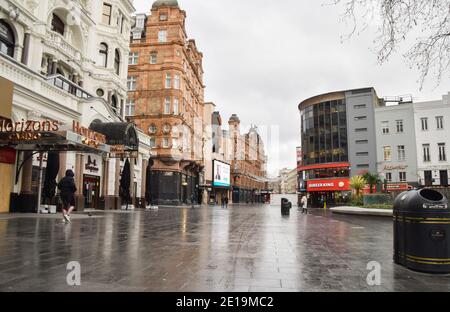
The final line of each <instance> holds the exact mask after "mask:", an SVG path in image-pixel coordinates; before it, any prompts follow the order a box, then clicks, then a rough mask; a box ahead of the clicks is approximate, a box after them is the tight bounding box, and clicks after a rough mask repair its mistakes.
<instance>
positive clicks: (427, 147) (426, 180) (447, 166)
mask: <svg viewBox="0 0 450 312" xmlns="http://www.w3.org/2000/svg"><path fill="white" fill-rule="evenodd" d="M414 123H415V129H416V144H417V160H418V168H417V171H418V175H419V184H420V185H424V186H432V185H433V186H434V185H440V186H447V185H448V176H449V172H450V159H449V154H448V152H449V146H450V93H449V94H447V95H444V96H443V97H442V100H441V101H430V102H422V103H414Z"/></svg>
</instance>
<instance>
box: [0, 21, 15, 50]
mask: <svg viewBox="0 0 450 312" xmlns="http://www.w3.org/2000/svg"><path fill="white" fill-rule="evenodd" d="M15 45H16V40H15V38H14V33H13V31H12V29H11V27H10V26H9V25H8V24H7V23H5V22H4V21H0V52H1V53H4V54H6V55H9V56H11V57H14V47H15Z"/></svg>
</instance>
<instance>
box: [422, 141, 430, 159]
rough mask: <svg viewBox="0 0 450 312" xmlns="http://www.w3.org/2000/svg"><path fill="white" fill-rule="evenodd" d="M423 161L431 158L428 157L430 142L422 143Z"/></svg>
mask: <svg viewBox="0 0 450 312" xmlns="http://www.w3.org/2000/svg"><path fill="white" fill-rule="evenodd" d="M422 148H423V161H424V162H429V161H430V160H431V158H430V144H423V145H422Z"/></svg>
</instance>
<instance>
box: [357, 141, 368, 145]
mask: <svg viewBox="0 0 450 312" xmlns="http://www.w3.org/2000/svg"><path fill="white" fill-rule="evenodd" d="M367 143H369V141H368V140H357V141H356V144H367Z"/></svg>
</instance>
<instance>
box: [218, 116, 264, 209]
mask: <svg viewBox="0 0 450 312" xmlns="http://www.w3.org/2000/svg"><path fill="white" fill-rule="evenodd" d="M240 124H241V121H240V119H239V117H238V116H237V115H235V114H234V115H232V116H231V117H230V119H229V121H228V125H229V132H228V133H227V134H226V137H227V138H228V140H230V141H229V142H230V143H229V145H230V148H229V151H230V153H231V158H230V159H231V162H230V163H231V184H232V188H233V190H232V197H231V199H232V202H233V203H236V204H239V203H255V202H259V203H262V202H264V201H265V195H266V194H267V189H268V180H267V167H266V165H267V156H266V154H265V149H264V142H263V140H262V138H261V136H260V135H259V133H258V130H257V128H256V127H251V128H250V130H249V132H248V133H245V134H241V129H240Z"/></svg>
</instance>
